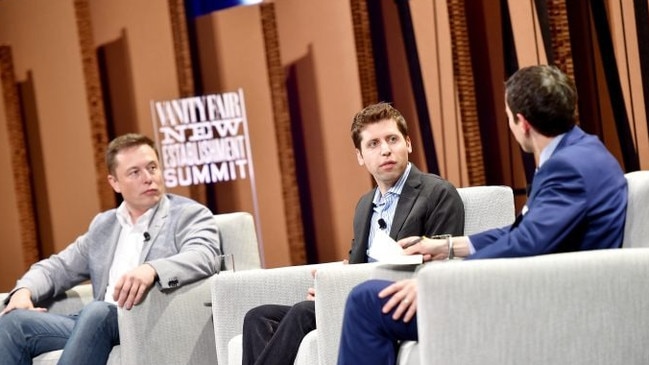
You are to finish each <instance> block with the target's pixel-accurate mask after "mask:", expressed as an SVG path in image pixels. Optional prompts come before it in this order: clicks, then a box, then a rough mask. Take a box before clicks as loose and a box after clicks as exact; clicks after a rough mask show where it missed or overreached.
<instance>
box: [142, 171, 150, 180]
mask: <svg viewBox="0 0 649 365" xmlns="http://www.w3.org/2000/svg"><path fill="white" fill-rule="evenodd" d="M142 176H143V179H144V182H145V183H150V182H151V181H152V180H153V173H151V172H150V171H149V170H143V172H142Z"/></svg>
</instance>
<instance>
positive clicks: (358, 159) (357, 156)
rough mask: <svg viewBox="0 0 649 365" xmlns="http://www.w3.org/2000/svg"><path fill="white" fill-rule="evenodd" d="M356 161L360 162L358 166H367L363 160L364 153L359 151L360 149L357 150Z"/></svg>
mask: <svg viewBox="0 0 649 365" xmlns="http://www.w3.org/2000/svg"><path fill="white" fill-rule="evenodd" d="M356 160H357V161H358V164H359V165H361V166H363V165H365V160H364V159H363V152H361V150H359V149H358V148H357V149H356Z"/></svg>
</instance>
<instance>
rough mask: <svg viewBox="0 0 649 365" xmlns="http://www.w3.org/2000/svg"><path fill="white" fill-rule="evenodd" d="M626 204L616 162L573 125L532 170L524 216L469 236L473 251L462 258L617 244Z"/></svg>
mask: <svg viewBox="0 0 649 365" xmlns="http://www.w3.org/2000/svg"><path fill="white" fill-rule="evenodd" d="M626 204H627V184H626V179H625V178H624V173H623V171H622V169H621V168H620V165H619V164H618V162H617V160H616V159H615V158H614V157H613V156H612V155H611V154H610V153H609V152H608V150H607V149H606V147H604V145H603V144H602V143H601V142H600V141H599V139H598V138H597V137H596V136H592V135H589V134H586V133H585V132H584V131H583V130H582V129H581V128H579V127H574V128H573V129H572V130H570V131H569V132H568V133H566V135H565V136H564V138H563V139H562V140H561V142H560V143H559V145H558V146H557V148H556V149H555V151H554V152H553V154H552V156H550V158H549V159H548V160H547V161H546V162H545V163H544V164H543V165H542V166H541V167H540V168H539V169H538V171H537V172H536V174H535V176H534V180H533V182H532V190H531V194H530V196H529V197H528V200H527V204H526V205H527V208H528V210H527V212H526V214H525V215H523V216H522V217H519V219H517V222H516V223H515V224H514V225H512V226H511V227H505V228H501V229H493V230H489V231H486V232H482V233H478V234H475V235H472V236H470V239H471V243H472V244H473V246H474V248H475V249H476V252H475V253H474V254H473V255H471V256H469V257H468V258H469V259H477V258H491V257H522V256H533V255H541V254H548V253H556V252H568V251H579V250H595V249H602V248H618V247H620V246H621V244H622V238H623V237H622V236H623V234H624V222H625V218H626Z"/></svg>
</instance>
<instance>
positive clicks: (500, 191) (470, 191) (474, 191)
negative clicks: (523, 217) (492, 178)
mask: <svg viewBox="0 0 649 365" xmlns="http://www.w3.org/2000/svg"><path fill="white" fill-rule="evenodd" d="M457 192H458V193H459V194H460V197H461V198H462V202H463V203H464V234H465V235H470V234H474V233H479V232H482V231H486V230H487V229H491V228H498V227H504V226H507V225H510V224H512V223H513V222H514V218H515V213H514V210H515V208H514V192H513V191H512V188H510V187H509V186H499V185H489V186H471V187H466V188H458V189H457Z"/></svg>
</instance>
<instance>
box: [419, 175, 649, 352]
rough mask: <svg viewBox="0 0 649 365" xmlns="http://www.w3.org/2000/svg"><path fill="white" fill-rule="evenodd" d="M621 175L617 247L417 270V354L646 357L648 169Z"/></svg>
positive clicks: (648, 318)
mask: <svg viewBox="0 0 649 365" xmlns="http://www.w3.org/2000/svg"><path fill="white" fill-rule="evenodd" d="M625 176H626V178H627V182H628V187H629V199H628V205H627V214H626V223H625V229H624V239H623V244H622V247H623V248H622V249H619V250H596V251H586V252H572V253H562V254H553V255H545V256H536V257H529V258H518V259H491V260H475V261H466V262H458V263H457V264H454V265H431V266H430V267H425V268H424V269H422V270H421V271H420V272H419V274H418V275H417V281H418V283H419V295H418V301H419V302H418V318H417V320H418V322H417V323H418V329H419V343H421V346H419V348H420V350H419V351H421V353H420V354H419V355H420V356H421V357H422V358H424V359H426V363H431V364H451V365H460V364H476V363H480V364H520V363H525V364H532V365H534V364H539V365H540V364H576V365H580V364H584V365H585V364H646V363H649V349H648V348H647V346H646V344H647V343H648V342H649V330H647V329H648V328H649V316H647V310H646V308H648V307H649V294H647V293H649V283H648V282H647V280H646V278H647V277H649V225H647V222H649V171H636V172H632V173H628V174H626V175H625ZM439 293H444V295H439ZM416 363H417V362H408V364H416Z"/></svg>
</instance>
